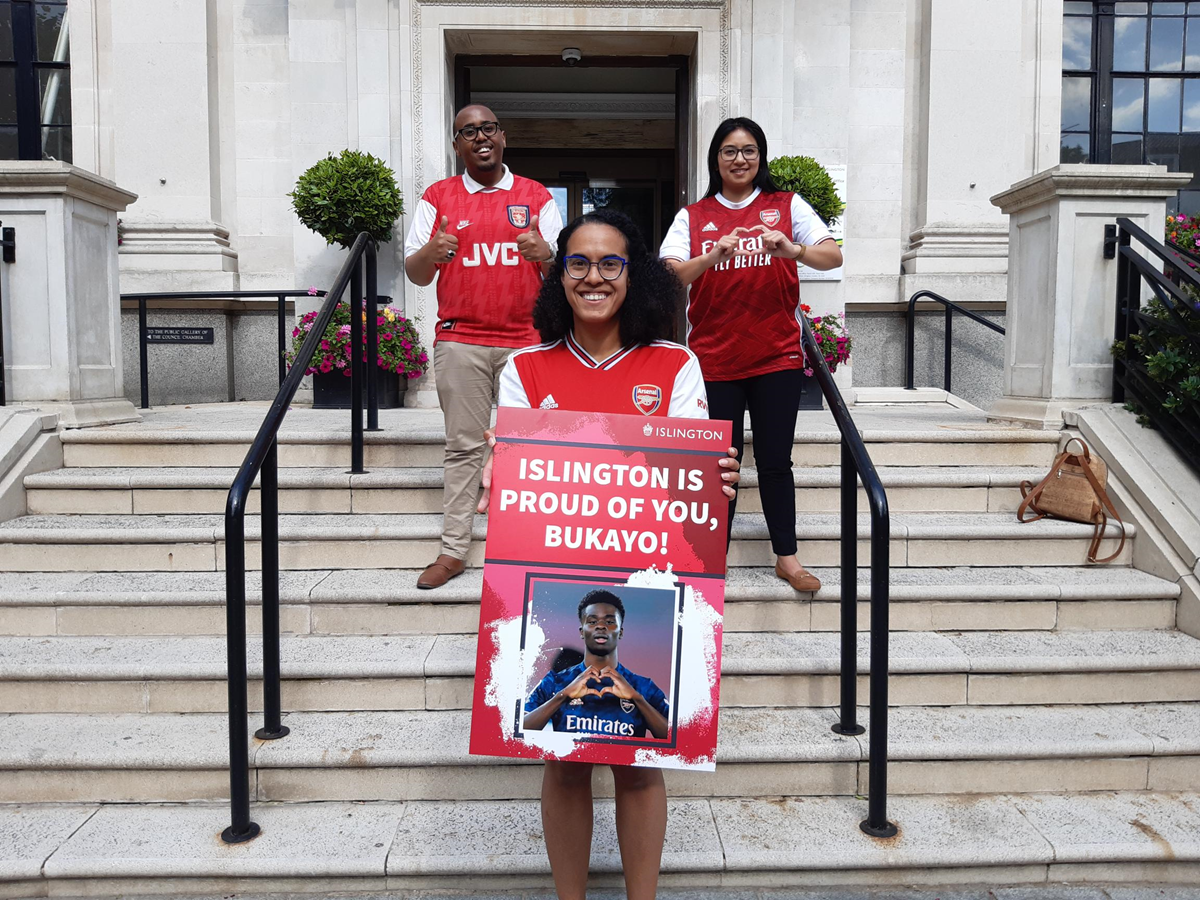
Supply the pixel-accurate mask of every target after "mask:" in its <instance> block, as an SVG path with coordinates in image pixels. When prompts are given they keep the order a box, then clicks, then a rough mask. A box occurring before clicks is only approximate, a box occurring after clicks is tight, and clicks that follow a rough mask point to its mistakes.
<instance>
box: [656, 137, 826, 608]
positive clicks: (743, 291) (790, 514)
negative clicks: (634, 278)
mask: <svg viewBox="0 0 1200 900" xmlns="http://www.w3.org/2000/svg"><path fill="white" fill-rule="evenodd" d="M767 158H768V157H767V138H766V135H764V134H763V130H762V129H761V128H759V127H758V125H757V124H755V122H753V121H752V120H750V119H745V118H737V119H726V120H725V121H724V122H722V123H721V124H720V125H719V126H718V127H717V131H716V134H714V135H713V139H712V143H711V144H710V145H709V148H708V177H709V181H708V193H707V194H705V195H704V199H702V200H700V201H699V202H698V203H693V204H692V205H691V206H688V207H686V208H684V209H681V210H680V211H679V214H678V215H677V216H676V217H675V221H674V222H673V223H672V225H671V228H670V230H669V231H668V233H667V237H666V238H665V239H664V240H663V243H662V247H661V249H660V250H659V255H660V256H662V257H663V258H664V259H665V260H666V261H667V263H668V265H670V266H671V267H672V268H673V269H674V270H675V273H676V274H677V275H678V276H679V279H680V280H681V281H682V282H683V283H684V284H687V285H691V291H690V294H689V296H688V307H687V315H688V329H689V330H688V346H689V347H690V348H691V349H692V351H693V352H695V354H696V356H697V357H698V358H699V359H700V368H701V370H702V371H703V372H704V384H705V387H706V388H707V390H708V402H709V414H710V415H711V416H712V417H713V418H714V419H732V420H733V435H734V446H735V447H736V448H737V450H738V452H739V454H740V453H741V451H742V420H743V416H744V415H745V412H746V410H747V409H749V411H750V426H751V428H753V429H754V459H755V463H756V465H757V466H758V491H759V495H760V496H761V497H762V507H763V515H764V517H765V518H766V520H767V530H768V531H769V532H770V535H771V547H772V549H773V550H774V551H775V555H776V557H777V560H776V563H775V574H776V575H778V576H779V577H780V578H783V579H784V580H786V581H787V582H788V583H789V584H790V585H791V586H792V587H793V588H795V589H796V590H798V591H815V590H818V589H819V588H820V587H821V582H820V581H819V580H818V579H817V577H816V576H815V575H812V574H811V573H809V572H807V571H805V569H804V567H803V566H801V565H800V563H799V561H798V560H797V559H796V495H795V483H794V481H793V480H792V442H793V440H794V432H795V429H796V409H797V407H799V405H800V382H801V371H802V370H803V369H804V354H803V351H802V350H801V347H800V308H799V307H800V281H799V278H798V277H797V272H796V268H797V267H796V263H797V262H798V261H801V260H803V262H804V265H806V266H809V267H811V268H814V269H834V268H837V267H838V266H840V265H841V264H842V251H841V248H840V247H838V245H837V242H836V241H835V240H834V239H833V237H832V235H830V233H829V230H828V229H827V228H826V227H825V223H823V222H822V221H821V220H820V219H819V218H818V217H817V215H816V214H815V213H814V212H813V211H812V207H810V206H809V205H808V204H807V203H805V202H804V200H802V199H801V198H800V197H798V196H796V195H795V194H793V193H790V192H786V191H780V190H779V189H778V188H777V187H776V186H775V182H774V181H773V180H772V179H771V172H770V170H769V169H768V168H767ZM735 505H736V500H734V501H731V502H730V504H729V521H730V524H731V525H732V523H733V513H734V507H735Z"/></svg>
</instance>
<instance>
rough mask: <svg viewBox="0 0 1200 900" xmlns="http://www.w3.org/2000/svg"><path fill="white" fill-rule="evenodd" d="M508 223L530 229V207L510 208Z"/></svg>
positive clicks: (777, 216)
mask: <svg viewBox="0 0 1200 900" xmlns="http://www.w3.org/2000/svg"><path fill="white" fill-rule="evenodd" d="M775 217H776V218H779V213H775ZM508 221H510V222H512V224H513V226H514V227H516V228H528V227H529V207H528V206H510V207H509V208H508Z"/></svg>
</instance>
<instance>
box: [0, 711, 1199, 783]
mask: <svg viewBox="0 0 1200 900" xmlns="http://www.w3.org/2000/svg"><path fill="white" fill-rule="evenodd" d="M867 714H868V711H867V709H866V708H862V709H860V710H858V715H859V721H861V722H864V723H865V722H866V721H867ZM837 719H838V712H837V710H836V709H789V708H764V709H736V708H734V709H727V710H724V711H723V712H722V714H721V729H720V732H721V737H720V742H719V745H718V750H717V760H718V764H717V769H716V772H688V771H680V770H667V772H666V777H667V787H668V790H669V792H670V793H671V794H672V795H684V796H694V797H747V796H764V795H779V796H822V795H841V796H854V795H855V794H865V793H866V791H867V789H868V786H869V784H868V771H867V759H868V737H867V736H866V735H863V736H860V737H843V736H839V735H836V734H834V733H833V732H832V731H831V730H830V726H831V725H832V724H833V723H834V722H836V721H837ZM258 724H261V723H256V722H255V721H253V720H252V721H251V722H250V723H249V729H250V731H251V732H253V730H254V728H256V727H257V725H258ZM284 724H285V725H287V726H288V728H290V729H291V733H290V734H289V735H288V736H287V737H286V738H284V739H282V740H277V741H258V740H252V741H251V758H250V764H251V769H252V772H251V776H250V784H251V791H252V798H253V799H255V800H276V801H289V802H299V801H313V800H350V801H354V800H360V801H379V800H482V799H488V800H503V799H536V798H537V797H538V793H539V790H540V781H541V767H540V765H538V764H537V763H535V762H531V761H527V760H514V759H502V758H495V757H476V756H470V755H469V754H468V753H467V745H468V735H469V731H470V713H469V712H467V711H465V710H463V711H412V712H341V713H311V712H308V713H289V714H287V715H286V716H285V717H284ZM227 729H228V724H227V720H226V717H225V716H224V715H214V714H196V715H188V716H180V715H171V714H159V715H69V714H66V715H64V714H32V715H12V716H7V717H5V718H3V719H0V802H3V803H32V802H40V803H48V802H53V803H75V802H93V801H94V802H121V803H127V802H147V801H157V802H171V801H188V800H213V801H219V800H221V799H223V798H225V797H227V796H228V789H229V782H228V770H227V766H228V731H227ZM888 754H889V768H888V789H889V791H890V793H891V794H893V795H905V794H958V793H972V794H986V793H1028V792H1033V791H1048V790H1054V791H1064V790H1069V791H1104V790H1157V791H1171V790H1187V789H1189V788H1191V787H1194V785H1195V783H1196V782H1195V777H1196V774H1197V772H1198V771H1200V704H1197V703H1190V704H1131V705H1124V706H1122V705H1117V706H1106V707H1097V706H1052V707H1044V706H1010V707H947V708H938V707H896V708H893V709H892V710H891V711H890V714H889V717H888ZM601 771H602V774H601V782H600V785H599V786H598V787H599V793H600V794H601V795H603V796H611V795H612V782H611V778H610V777H609V776H608V772H607V770H606V769H602V770H601Z"/></svg>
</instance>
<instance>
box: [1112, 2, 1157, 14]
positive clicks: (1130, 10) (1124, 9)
mask: <svg viewBox="0 0 1200 900" xmlns="http://www.w3.org/2000/svg"><path fill="white" fill-rule="evenodd" d="M1149 5H1150V4H1148V3H1118V4H1117V15H1118V16H1119V15H1122V14H1124V15H1134V16H1136V15H1143V16H1144V15H1145V14H1146V7H1147V6H1149Z"/></svg>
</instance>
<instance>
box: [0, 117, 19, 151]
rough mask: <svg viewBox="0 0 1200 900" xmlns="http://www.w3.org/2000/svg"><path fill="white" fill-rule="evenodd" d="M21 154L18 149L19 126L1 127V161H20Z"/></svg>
mask: <svg viewBox="0 0 1200 900" xmlns="http://www.w3.org/2000/svg"><path fill="white" fill-rule="evenodd" d="M20 156H21V153H20V151H19V150H18V149H17V126H16V125H0V159H18V158H20Z"/></svg>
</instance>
